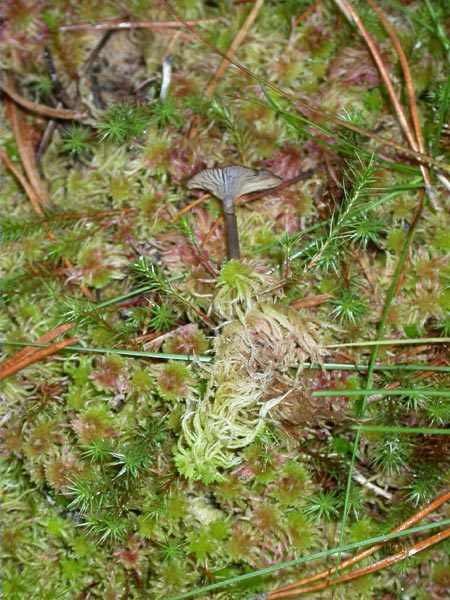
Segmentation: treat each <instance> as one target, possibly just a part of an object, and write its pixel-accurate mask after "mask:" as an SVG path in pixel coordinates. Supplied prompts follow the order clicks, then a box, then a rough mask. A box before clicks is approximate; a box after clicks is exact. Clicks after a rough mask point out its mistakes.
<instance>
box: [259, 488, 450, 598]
mask: <svg viewBox="0 0 450 600" xmlns="http://www.w3.org/2000/svg"><path fill="white" fill-rule="evenodd" d="M448 501H450V492H445V493H444V494H441V495H440V496H438V497H437V498H435V499H434V500H433V501H432V502H430V504H428V505H427V506H425V508H422V509H421V510H419V511H418V512H416V513H414V514H413V515H411V516H410V517H408V519H406V521H403V523H402V524H401V525H399V526H398V527H396V528H395V529H393V530H392V531H391V533H399V532H400V531H404V530H405V529H409V527H412V526H413V525H414V524H415V523H418V522H419V521H421V520H422V519H423V518H424V517H426V516H427V515H429V514H430V513H432V512H434V511H435V510H437V509H438V508H439V507H440V506H442V505H443V504H445V502H448ZM382 546H383V543H379V544H375V545H374V546H371V547H370V548H367V549H366V550H363V551H362V552H359V553H358V554H356V555H355V556H352V557H351V558H348V559H346V560H344V561H342V562H341V563H339V565H337V566H335V567H332V568H330V569H325V570H324V571H320V573H316V574H315V575H311V576H309V577H304V578H303V579H299V580H298V581H295V582H294V583H291V584H290V585H286V586H283V587H281V588H278V589H277V590H274V592H271V593H270V594H269V595H268V597H267V600H272V599H275V598H277V597H278V596H276V595H273V594H278V593H281V592H286V591H288V590H292V589H294V588H295V589H298V588H300V587H302V586H305V585H306V584H308V583H312V582H313V581H318V580H319V579H324V578H326V577H330V575H333V574H334V573H336V572H337V571H341V570H342V569H345V568H347V567H351V566H352V565H354V564H355V563H357V562H360V561H361V560H364V559H365V558H367V557H368V556H371V555H372V554H374V553H375V552H377V551H378V550H379V549H380V548H382Z"/></svg>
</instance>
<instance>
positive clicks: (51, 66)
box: [44, 46, 72, 108]
mask: <svg viewBox="0 0 450 600" xmlns="http://www.w3.org/2000/svg"><path fill="white" fill-rule="evenodd" d="M44 60H45V62H46V63H47V69H48V72H49V73H50V79H51V80H52V84H53V90H54V92H55V96H56V97H57V98H58V100H60V102H61V103H62V105H63V106H68V107H69V108H70V107H71V106H72V102H71V100H70V98H69V96H68V95H67V94H66V92H65V90H64V88H63V86H62V84H61V82H60V80H59V77H58V73H57V72H56V67H55V63H54V61H53V56H52V53H51V51H50V48H49V47H48V46H46V47H45V48H44ZM57 108H61V107H59V106H57Z"/></svg>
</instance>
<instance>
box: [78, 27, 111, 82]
mask: <svg viewBox="0 0 450 600" xmlns="http://www.w3.org/2000/svg"><path fill="white" fill-rule="evenodd" d="M112 34H113V31H112V30H109V31H107V32H106V33H104V34H103V35H102V37H101V38H100V40H99V41H98V42H97V44H96V45H95V46H94V47H93V49H92V50H91V53H90V54H89V56H88V58H87V60H86V62H85V63H84V65H83V69H82V70H83V71H84V72H85V73H89V71H90V70H91V69H92V67H93V66H94V63H95V61H96V60H97V58H98V57H99V56H100V52H101V51H102V50H103V48H104V47H105V46H106V44H107V43H108V41H109V39H110V37H111V36H112Z"/></svg>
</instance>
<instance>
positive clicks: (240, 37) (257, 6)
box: [205, 0, 264, 98]
mask: <svg viewBox="0 0 450 600" xmlns="http://www.w3.org/2000/svg"><path fill="white" fill-rule="evenodd" d="M263 4H264V0H256V2H255V3H254V5H253V7H252V9H251V11H250V12H249V13H248V15H247V18H246V19H245V21H244V23H243V24H242V27H241V28H240V29H239V31H238V32H237V34H236V37H235V38H234V40H233V41H232V42H231V45H230V47H229V48H228V50H227V52H226V55H225V57H224V58H223V60H222V62H221V63H220V65H219V68H218V69H217V71H216V72H215V73H214V75H213V76H212V78H211V81H210V82H209V83H208V85H207V87H206V91H205V94H206V97H207V98H212V96H213V95H214V92H215V91H216V87H217V85H218V83H219V81H220V80H221V79H222V77H223V75H224V73H225V71H226V70H227V69H228V67H229V66H230V64H231V60H230V59H232V58H233V56H234V55H235V54H236V50H237V49H238V48H239V46H240V45H241V44H242V42H243V41H244V39H245V38H246V37H247V34H248V32H249V30H250V27H251V26H252V25H253V23H254V22H255V20H256V17H257V16H258V13H259V11H260V10H261V8H262V5H263Z"/></svg>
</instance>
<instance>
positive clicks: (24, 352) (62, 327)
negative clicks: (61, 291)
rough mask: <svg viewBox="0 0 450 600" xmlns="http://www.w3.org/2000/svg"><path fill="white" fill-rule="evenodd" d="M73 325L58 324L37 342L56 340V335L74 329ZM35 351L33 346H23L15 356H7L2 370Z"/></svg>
mask: <svg viewBox="0 0 450 600" xmlns="http://www.w3.org/2000/svg"><path fill="white" fill-rule="evenodd" d="M73 326H74V324H73V323H64V324H63V325H58V327H55V328H54V329H51V330H50V331H47V333H44V335H41V337H39V338H38V339H37V340H36V342H35V343H37V344H47V343H48V342H51V341H52V340H54V339H55V337H58V336H59V335H61V334H62V333H65V332H66V331H68V330H69V329H72V328H73ZM35 352H36V348H35V347H33V346H26V347H25V348H22V350H19V351H18V352H16V353H15V354H14V355H13V356H11V357H9V358H7V359H6V360H4V361H3V362H2V363H1V364H0V372H2V371H3V369H5V367H8V368H9V367H10V365H13V364H16V363H17V362H19V361H22V360H23V359H25V358H26V357H28V356H30V355H31V354H34V353H35ZM0 378H1V376H0Z"/></svg>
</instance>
